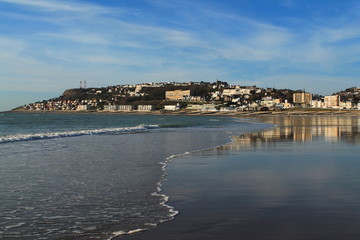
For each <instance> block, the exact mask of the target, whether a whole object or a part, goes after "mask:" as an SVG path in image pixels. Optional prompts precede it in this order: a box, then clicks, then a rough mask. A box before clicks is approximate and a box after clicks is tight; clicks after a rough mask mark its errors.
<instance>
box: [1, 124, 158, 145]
mask: <svg viewBox="0 0 360 240" xmlns="http://www.w3.org/2000/svg"><path fill="white" fill-rule="evenodd" d="M155 128H160V127H159V126H158V125H138V126H135V127H122V128H100V129H88V130H74V131H63V132H45V133H30V134H13V135H6V136H2V137H0V144H1V143H10V142H21V141H33V140H41V139H51V138H62V137H77V136H84V135H97V134H119V133H137V132H144V131H147V130H149V129H155Z"/></svg>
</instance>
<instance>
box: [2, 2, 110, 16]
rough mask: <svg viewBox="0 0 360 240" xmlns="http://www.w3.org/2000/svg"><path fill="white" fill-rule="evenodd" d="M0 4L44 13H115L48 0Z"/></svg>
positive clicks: (83, 4)
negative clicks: (24, 7) (14, 5)
mask: <svg viewBox="0 0 360 240" xmlns="http://www.w3.org/2000/svg"><path fill="white" fill-rule="evenodd" d="M0 2H4V3H9V4H17V5H22V6H26V7H32V8H34V10H36V9H38V10H44V11H52V12H57V11H66V12H73V13H87V14H89V13H92V14H105V13H114V12H115V11H114V10H111V9H110V8H106V7H102V6H100V5H96V4H86V3H77V2H73V1H56V0H53V1H46V0H31V1H28V0H0Z"/></svg>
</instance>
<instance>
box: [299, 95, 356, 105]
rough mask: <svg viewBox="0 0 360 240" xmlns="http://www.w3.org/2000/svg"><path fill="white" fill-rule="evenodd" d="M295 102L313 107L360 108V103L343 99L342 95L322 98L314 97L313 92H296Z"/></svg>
mask: <svg viewBox="0 0 360 240" xmlns="http://www.w3.org/2000/svg"><path fill="white" fill-rule="evenodd" d="M293 102H294V104H295V105H296V104H298V105H301V106H304V107H312V108H330V109H360V103H356V102H353V101H341V98H340V95H338V94H336V95H330V96H324V98H322V99H313V95H312V94H311V93H294V95H293Z"/></svg>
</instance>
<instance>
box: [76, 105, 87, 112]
mask: <svg viewBox="0 0 360 240" xmlns="http://www.w3.org/2000/svg"><path fill="white" fill-rule="evenodd" d="M76 110H78V111H87V110H90V106H89V105H78V106H77V108H76Z"/></svg>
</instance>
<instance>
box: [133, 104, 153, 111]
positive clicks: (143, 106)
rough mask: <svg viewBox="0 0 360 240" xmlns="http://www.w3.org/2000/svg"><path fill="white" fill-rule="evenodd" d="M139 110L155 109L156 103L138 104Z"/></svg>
mask: <svg viewBox="0 0 360 240" xmlns="http://www.w3.org/2000/svg"><path fill="white" fill-rule="evenodd" d="M137 110H138V111H153V110H155V106H154V105H138V106H137Z"/></svg>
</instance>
